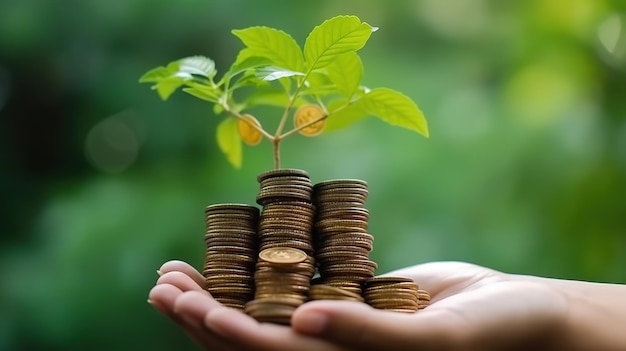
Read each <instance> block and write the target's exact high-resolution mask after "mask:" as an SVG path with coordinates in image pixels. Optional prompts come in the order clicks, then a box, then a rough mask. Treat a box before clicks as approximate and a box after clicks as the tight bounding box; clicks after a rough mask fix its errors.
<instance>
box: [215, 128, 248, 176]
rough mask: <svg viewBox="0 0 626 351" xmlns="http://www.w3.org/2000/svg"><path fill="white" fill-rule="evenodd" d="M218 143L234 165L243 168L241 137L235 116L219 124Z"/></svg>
mask: <svg viewBox="0 0 626 351" xmlns="http://www.w3.org/2000/svg"><path fill="white" fill-rule="evenodd" d="M217 145H218V146H219V148H220V150H222V152H223V153H224V155H226V159H227V160H228V162H230V164H231V165H233V167H235V168H241V163H242V158H243V156H242V151H241V137H240V136H239V132H238V131H237V120H236V119H235V118H232V117H228V118H226V119H224V120H223V121H222V122H220V124H219V125H218V126H217Z"/></svg>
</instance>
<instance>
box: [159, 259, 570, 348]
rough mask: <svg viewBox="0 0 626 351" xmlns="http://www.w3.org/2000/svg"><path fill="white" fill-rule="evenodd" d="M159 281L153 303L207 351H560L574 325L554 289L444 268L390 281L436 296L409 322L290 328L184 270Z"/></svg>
mask: <svg viewBox="0 0 626 351" xmlns="http://www.w3.org/2000/svg"><path fill="white" fill-rule="evenodd" d="M160 271H161V273H162V276H161V277H160V278H159V280H158V281H157V285H156V286H155V287H154V288H153V289H152V291H151V292H150V300H151V301H152V303H153V304H154V306H155V307H156V308H157V309H159V310H160V311H161V312H163V313H165V314H166V315H168V316H170V317H171V318H172V319H174V320H175V321H176V322H177V323H179V324H180V325H181V326H182V327H183V329H184V330H185V331H186V332H187V333H188V334H189V335H190V337H191V338H193V339H194V340H195V341H196V342H197V343H198V344H199V345H201V346H202V347H203V348H205V349H206V350H275V351H279V350H332V351H334V350H337V351H339V350H512V349H520V350H522V349H524V350H527V349H533V350H538V349H553V348H554V347H556V342H558V340H559V338H560V337H559V335H560V333H559V332H560V330H559V328H560V327H561V326H562V325H564V319H565V317H566V315H567V303H566V299H565V297H564V296H563V295H562V294H561V293H560V292H559V291H558V290H556V289H553V288H551V287H550V286H549V285H546V284H541V283H539V282H534V281H532V279H519V278H518V276H511V275H508V274H504V273H501V272H497V271H494V270H490V269H487V268H483V267H479V266H475V265H471V264H466V263H456V262H440V263H429V264H423V265H418V266H414V267H410V268H405V269H401V270H398V271H395V272H390V273H389V275H394V276H405V277H410V278H413V279H414V280H415V281H416V282H418V283H419V284H420V287H421V288H423V289H426V290H428V291H429V292H430V293H431V296H432V300H431V306H429V307H428V308H426V309H425V310H422V311H419V312H417V313H415V314H402V313H395V312H386V311H381V310H376V309H373V308H371V307H369V306H367V305H365V304H360V303H350V302H342V301H314V302H310V303H307V304H304V305H302V306H301V307H300V308H299V309H298V310H296V312H295V313H294V315H293V317H292V328H289V327H285V326H279V325H272V324H266V323H257V322H256V321H255V320H254V319H252V318H250V317H249V316H247V315H245V314H243V313H241V312H238V311H235V310H233V309H230V308H226V307H224V306H221V305H220V304H219V303H218V302H217V301H215V300H214V299H213V298H212V297H211V296H210V294H209V293H207V292H206V291H205V290H203V289H202V285H203V284H204V278H203V277H202V275H201V274H200V273H198V272H197V271H196V270H195V269H193V268H192V267H191V266H189V265H188V264H186V263H184V262H180V261H170V262H167V263H165V264H164V265H163V266H162V267H161V269H160Z"/></svg>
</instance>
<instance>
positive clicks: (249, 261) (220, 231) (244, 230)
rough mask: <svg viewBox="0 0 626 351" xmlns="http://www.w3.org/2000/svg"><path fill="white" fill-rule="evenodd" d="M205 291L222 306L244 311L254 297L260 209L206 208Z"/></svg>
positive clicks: (251, 207)
mask: <svg viewBox="0 0 626 351" xmlns="http://www.w3.org/2000/svg"><path fill="white" fill-rule="evenodd" d="M205 214H206V235H205V237H204V239H205V243H206V255H205V261H204V269H203V275H204V277H205V279H206V290H207V291H209V292H210V293H211V295H212V296H213V297H214V298H215V299H216V300H217V301H219V302H221V303H222V304H224V305H225V306H229V307H233V308H237V309H243V308H244V305H245V303H246V302H247V301H249V300H250V299H251V298H252V297H253V294H254V284H253V281H254V266H255V263H256V257H257V252H258V251H257V248H258V242H257V224H258V219H259V209H258V208H256V207H253V206H249V205H242V204H216V205H211V206H208V207H207V208H206V211H205Z"/></svg>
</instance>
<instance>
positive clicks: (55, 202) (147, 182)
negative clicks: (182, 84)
mask: <svg viewBox="0 0 626 351" xmlns="http://www.w3.org/2000/svg"><path fill="white" fill-rule="evenodd" d="M338 14H355V15H358V16H359V17H360V18H361V19H362V20H364V21H366V22H368V23H370V24H372V25H375V26H378V27H380V30H379V31H378V32H376V33H374V35H373V36H372V38H371V39H370V41H369V43H368V45H367V46H366V47H365V49H363V50H362V51H361V57H362V60H363V62H364V65H365V77H364V83H365V84H366V85H368V86H370V87H378V86H385V87H389V88H393V89H396V90H399V91H402V92H404V93H405V94H407V95H409V96H410V97H411V98H413V99H414V100H415V101H417V103H418V105H419V106H420V108H421V109H422V110H423V111H424V112H425V114H426V117H427V119H428V121H429V127H430V132H431V137H430V138H429V139H426V138H423V137H420V136H419V135H417V134H414V133H412V132H410V131H406V130H401V129H397V128H395V127H391V126H388V125H386V124H384V123H383V122H381V121H378V120H376V119H366V120H364V121H362V122H360V123H359V124H357V125H354V126H353V127H351V128H349V129H346V130H344V131H340V132H334V133H328V134H323V135H321V136H319V137H316V138H312V139H309V138H305V137H301V136H296V137H294V138H292V139H288V140H287V141H285V143H284V146H283V148H284V150H283V160H284V165H285V166H287V167H292V168H302V169H306V170H308V171H309V173H310V174H311V177H312V180H313V181H314V182H318V181H322V180H327V179H332V178H360V179H364V180H366V181H367V182H368V183H369V186H370V196H369V199H368V208H369V210H370V214H371V219H370V231H371V233H372V234H373V235H374V236H375V248H374V251H373V253H372V258H373V259H374V260H376V261H377V262H378V263H379V271H380V272H384V271H388V270H392V269H395V268H399V267H403V266H407V265H412V264H417V263H421V262H427V261H434V260H462V261H469V262H473V263H477V264H481V265H487V266H489V267H492V268H495V269H500V270H504V271H507V272H517V273H525V274H537V275H545V276H552V277H560V278H570V279H586V280H594V281H607V282H622V283H624V282H626V220H625V219H624V218H625V215H626V100H625V99H626V3H624V2H623V1H621V0H613V1H611V0H529V1H489V0H418V1H404V0H397V1H395V0H394V1H389V0H380V1H378V0H377V1H359V0H352V1H333V0H326V1H321V0H318V1H310V2H304V1H242V0H230V1H226V0H223V1H209V0H205V1H201V0H182V1H161V0H125V1H116V0H114V1H105V0H89V1H78V0H59V1H37V0H20V1H12V0H0V116H1V117H2V128H1V129H0V167H1V170H2V172H0V180H1V181H0V194H1V198H2V200H3V201H2V208H1V210H2V211H1V214H2V217H0V218H1V219H2V223H3V231H2V234H3V235H2V237H1V239H0V240H1V241H0V243H1V245H2V246H1V249H0V279H1V281H0V303H1V306H0V350H74V349H76V350H79V349H89V350H137V349H151V350H183V349H194V347H193V346H192V344H191V343H190V342H189V341H187V340H186V338H185V337H184V335H183V334H182V333H181V332H180V331H179V330H178V329H176V328H175V327H174V325H173V324H172V323H170V322H169V321H167V320H166V319H165V318H162V317H161V316H159V315H158V314H157V313H156V312H154V311H153V310H152V309H151V308H150V306H149V305H148V304H147V303H146V302H145V301H146V298H147V293H148V291H149V289H150V288H151V286H152V285H153V284H154V282H155V280H156V278H157V275H156V272H155V270H156V269H157V268H158V267H159V266H160V265H161V264H162V263H163V262H164V261H166V260H169V259H174V258H177V259H183V260H186V261H189V262H190V263H192V264H193V265H195V266H197V267H198V266H199V265H201V262H202V259H203V241H202V236H203V229H204V222H203V209H204V207H205V206H206V205H208V204H212V203H219V202H245V203H253V202H254V197H255V195H256V192H257V190H258V184H257V183H256V179H255V178H256V175H257V174H259V173H260V172H262V171H264V170H267V169H269V168H270V167H272V160H271V149H270V146H269V144H268V143H267V142H266V141H265V142H264V143H263V144H261V145H260V146H258V147H254V148H251V147H246V148H245V150H244V165H243V168H242V169H241V170H235V169H233V168H231V167H230V166H229V165H228V163H227V162H226V160H225V158H224V157H223V156H222V155H221V154H220V152H219V150H218V148H217V146H216V143H215V138H214V133H215V127H216V124H217V122H218V121H219V120H220V118H223V117H220V116H215V115H214V114H213V113H212V110H211V107H210V105H208V104H206V103H204V102H202V101H199V100H197V99H194V98H192V97H190V96H187V95H184V94H176V95H174V96H173V97H172V98H171V100H170V101H168V102H167V103H164V102H162V101H160V100H159V99H158V97H157V95H156V94H155V93H154V92H153V91H150V89H149V88H148V86H147V85H140V84H138V83H137V79H138V77H139V76H140V75H141V74H143V73H144V72H145V71H147V70H148V69H150V68H152V67H155V66H157V65H162V64H164V63H167V62H169V61H171V60H174V59H177V58H181V57H185V56H190V55H195V54H201V55H206V56H209V57H211V58H213V59H214V60H215V61H216V62H217V65H218V69H220V70H221V71H222V72H223V71H224V69H225V68H226V67H228V65H229V64H230V62H232V60H233V59H234V57H235V55H236V53H237V52H238V50H239V49H240V48H241V44H240V42H239V41H238V40H237V38H235V37H234V36H232V35H231V34H230V30H231V29H233V28H243V27H248V26H252V25H267V26H271V27H275V28H279V29H283V30H285V31H287V32H288V33H290V34H292V35H293V36H294V38H296V40H297V41H298V42H299V43H301V44H303V42H304V39H305V36H306V34H307V33H308V32H309V31H310V30H311V29H312V28H313V26H315V25H317V24H319V23H321V22H322V21H323V20H324V19H326V18H329V17H332V16H334V15H338ZM260 113H261V114H257V116H258V117H259V119H260V120H261V121H262V122H264V121H267V123H273V122H272V121H276V116H277V115H278V111H275V110H267V111H260Z"/></svg>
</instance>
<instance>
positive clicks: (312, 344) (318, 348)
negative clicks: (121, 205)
mask: <svg viewBox="0 0 626 351" xmlns="http://www.w3.org/2000/svg"><path fill="white" fill-rule="evenodd" d="M159 274H160V275H161V277H160V278H159V279H158V280H157V283H156V285H155V286H154V287H153V288H152V290H151V291H150V294H149V300H148V301H149V302H150V303H151V304H152V305H153V306H154V307H155V308H156V309H157V310H159V311H160V312H161V313H163V314H165V315H166V316H168V317H170V318H171V319H172V320H174V321H175V322H176V323H178V324H179V325H180V326H181V327H182V328H183V330H184V331H185V332H186V333H187V335H189V337H190V338H192V339H193V340H194V341H195V342H196V343H197V344H198V345H200V346H201V347H202V348H203V349H205V350H220V351H235V350H242V351H243V350H259V351H260V350H268V351H269V350H271V351H281V350H302V351H309V350H310V351H347V350H350V349H348V348H343V347H340V346H337V345H334V344H333V343H331V342H328V341H324V340H321V339H319V338H315V337H310V336H306V335H303V334H299V333H296V332H295V331H294V330H293V329H292V328H289V327H286V326H281V325H275V324H269V323H258V322H257V321H256V320H254V319H253V318H251V317H250V316H248V315H246V314H244V313H242V312H239V311H237V310H234V309H232V308H228V307H224V306H223V305H221V304H220V303H219V302H217V301H215V299H213V298H212V297H211V295H210V294H209V293H208V292H207V291H206V290H204V289H203V288H202V287H203V286H204V277H203V276H202V275H201V274H200V273H198V271H196V270H195V269H194V268H193V267H191V266H190V265H189V264H187V263H185V262H181V261H169V262H166V263H165V264H164V265H163V266H161V268H160V269H159Z"/></svg>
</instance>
